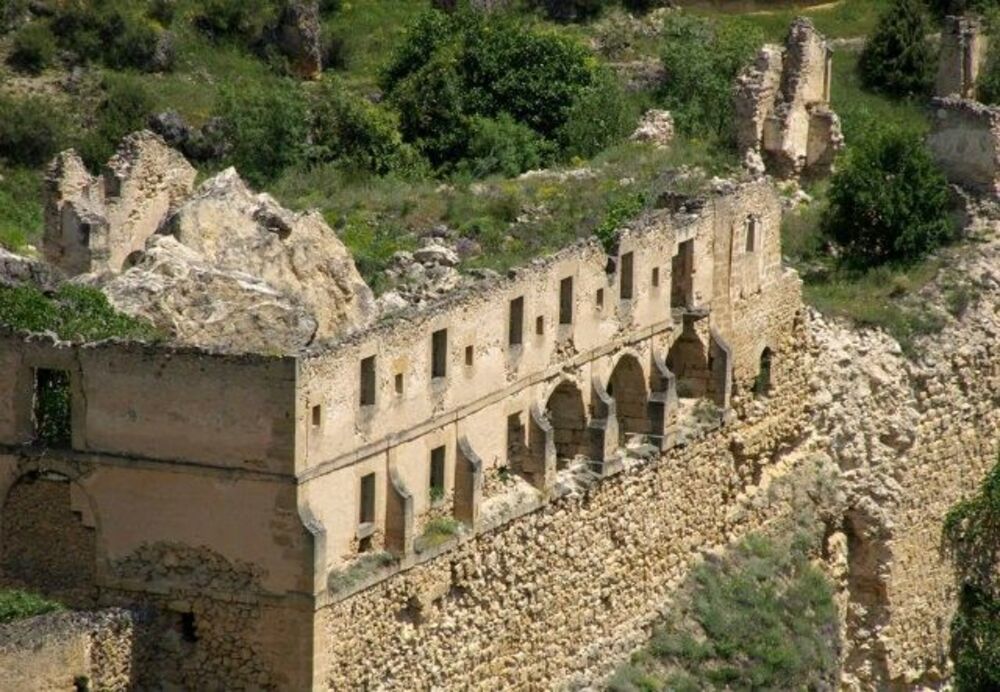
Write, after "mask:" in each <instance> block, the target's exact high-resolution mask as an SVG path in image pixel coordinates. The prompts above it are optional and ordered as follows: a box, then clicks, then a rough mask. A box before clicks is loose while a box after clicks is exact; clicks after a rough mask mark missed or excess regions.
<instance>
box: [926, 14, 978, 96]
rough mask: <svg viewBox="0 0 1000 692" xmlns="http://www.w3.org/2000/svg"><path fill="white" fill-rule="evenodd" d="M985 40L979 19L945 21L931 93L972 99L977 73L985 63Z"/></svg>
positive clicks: (951, 18)
mask: <svg viewBox="0 0 1000 692" xmlns="http://www.w3.org/2000/svg"><path fill="white" fill-rule="evenodd" d="M988 47H989V39H988V37H987V36H986V33H985V31H984V26H983V21H982V19H980V18H979V17H972V16H969V17H952V16H949V17H945V20H944V28H943V29H942V30H941V52H940V56H939V62H938V71H937V77H936V78H935V80H934V93H935V94H936V95H938V96H957V97H958V98H964V99H975V98H976V83H977V81H978V80H979V72H980V70H982V68H983V65H984V64H985V63H986V53H987V50H988Z"/></svg>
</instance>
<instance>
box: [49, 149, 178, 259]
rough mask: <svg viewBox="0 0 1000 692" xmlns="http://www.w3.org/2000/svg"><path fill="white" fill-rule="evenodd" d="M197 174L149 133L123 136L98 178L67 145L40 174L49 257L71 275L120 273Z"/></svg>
mask: <svg viewBox="0 0 1000 692" xmlns="http://www.w3.org/2000/svg"><path fill="white" fill-rule="evenodd" d="M196 175H197V171H196V170H195V169H194V167H192V166H191V165H190V164H189V163H188V162H187V161H186V160H185V159H184V157H183V156H181V155H180V154H179V153H177V152H176V151H174V150H173V149H171V148H170V147H168V146H167V145H166V143H165V142H164V141H163V140H162V139H161V138H160V137H159V136H158V135H155V134H153V133H152V132H149V131H145V130H144V131H141V132H136V133H134V134H131V135H129V136H128V137H126V138H125V139H124V140H123V141H122V143H121V145H120V147H119V149H118V151H117V153H116V154H115V155H114V156H113V157H112V158H111V160H110V161H108V163H107V165H106V167H105V169H104V172H103V173H102V174H101V175H100V176H96V177H95V176H92V175H91V174H90V173H89V172H88V171H87V168H86V166H85V165H84V164H83V161H82V160H81V159H80V157H79V156H78V155H77V154H76V152H74V151H72V150H70V151H66V152H63V153H62V154H60V155H59V156H57V157H56V159H55V160H54V161H53V163H52V164H51V165H50V166H49V170H48V173H47V175H46V179H45V187H44V192H45V232H44V235H43V237H42V247H43V250H44V252H45V256H46V258H47V259H48V261H49V262H51V263H52V264H54V265H55V266H57V267H59V268H60V269H62V270H63V271H64V272H66V273H67V274H70V275H75V274H83V273H86V272H104V271H113V272H117V271H120V270H121V269H122V268H123V267H124V266H125V263H126V259H127V258H128V257H129V255H131V254H132V253H133V252H135V251H136V250H141V249H142V248H143V246H144V245H145V242H146V239H147V238H149V236H151V235H153V234H154V233H155V232H156V230H157V229H158V228H159V226H160V224H161V223H163V221H164V220H165V219H166V217H167V215H168V214H169V212H170V211H171V210H172V209H173V208H175V207H176V206H177V205H178V204H179V203H180V201H181V200H182V199H184V198H185V197H187V196H188V195H189V194H190V192H191V190H192V189H193V187H194V179H195V176H196Z"/></svg>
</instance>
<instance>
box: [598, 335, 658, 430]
mask: <svg viewBox="0 0 1000 692" xmlns="http://www.w3.org/2000/svg"><path fill="white" fill-rule="evenodd" d="M607 392H608V394H609V395H611V397H612V398H613V399H614V400H615V410H616V414H617V418H618V431H619V434H618V436H619V442H624V441H625V437H626V435H628V434H643V435H646V434H649V433H650V432H651V425H650V412H649V387H648V386H647V384H646V373H645V371H644V370H643V369H642V365H641V364H640V362H639V358H638V357H637V356H636V355H634V354H632V353H624V354H622V356H621V357H620V358H619V359H618V362H617V363H616V364H615V367H614V370H612V371H611V375H610V376H609V377H608V386H607Z"/></svg>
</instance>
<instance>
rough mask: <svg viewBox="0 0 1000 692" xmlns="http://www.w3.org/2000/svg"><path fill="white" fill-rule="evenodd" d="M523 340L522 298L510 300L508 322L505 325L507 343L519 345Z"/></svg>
mask: <svg viewBox="0 0 1000 692" xmlns="http://www.w3.org/2000/svg"><path fill="white" fill-rule="evenodd" d="M523 341H524V298H523V297H522V298H515V299H514V300H512V301H510V323H509V324H508V325H507V343H508V344H509V345H511V346H520V345H521V343H522V342H523Z"/></svg>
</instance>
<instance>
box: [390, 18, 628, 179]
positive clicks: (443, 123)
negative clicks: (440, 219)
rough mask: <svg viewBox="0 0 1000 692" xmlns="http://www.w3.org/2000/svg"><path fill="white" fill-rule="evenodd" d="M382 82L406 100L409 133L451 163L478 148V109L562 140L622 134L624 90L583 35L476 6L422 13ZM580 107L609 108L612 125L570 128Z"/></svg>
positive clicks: (586, 144) (440, 162)
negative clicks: (473, 139) (486, 13)
mask: <svg viewBox="0 0 1000 692" xmlns="http://www.w3.org/2000/svg"><path fill="white" fill-rule="evenodd" d="M382 86H383V88H384V89H385V91H386V93H387V94H388V96H389V98H390V99H391V100H392V102H393V103H394V104H395V105H396V107H397V108H398V109H399V112H400V122H401V128H402V131H403V135H404V137H405V138H406V139H407V141H410V142H413V143H414V144H415V145H417V146H418V147H419V148H420V149H421V151H423V152H424V153H425V155H427V157H428V158H429V159H430V160H431V162H432V163H433V164H434V165H435V166H438V167H441V168H448V167H449V166H452V165H454V164H456V163H457V162H459V161H461V160H462V159H463V158H465V157H466V156H467V155H469V152H468V148H469V142H470V133H471V128H472V121H473V119H474V118H486V119H489V120H494V121H498V122H499V120H500V118H501V116H504V115H506V116H509V118H510V119H511V120H512V121H513V122H515V123H517V124H519V125H523V126H526V127H529V128H531V129H532V130H534V132H535V133H537V134H538V135H540V136H541V137H543V138H544V139H546V140H548V141H549V142H552V143H553V144H563V145H564V146H566V147H567V148H570V147H578V148H579V149H581V150H582V149H592V148H593V147H594V146H596V145H595V144H594V142H595V141H596V142H597V144H598V145H599V144H600V143H601V141H603V142H606V141H607V140H608V139H609V138H610V137H612V136H616V135H617V134H619V131H620V130H621V127H620V123H621V121H622V118H623V116H622V115H621V113H622V112H624V109H625V108H626V106H625V105H624V100H623V99H621V98H620V92H619V91H616V90H615V91H610V92H609V93H610V94H611V97H609V96H608V95H607V94H603V93H597V92H598V91H599V90H602V89H611V88H612V84H611V82H610V81H608V80H606V79H604V78H603V77H602V71H601V70H600V68H599V67H598V65H597V64H596V62H595V61H594V59H593V58H592V57H591V56H590V54H589V52H588V51H587V50H586V49H585V48H584V47H583V46H582V45H581V44H580V43H579V42H577V41H575V40H572V39H570V38H567V37H566V36H564V35H561V34H557V33H554V32H548V31H543V30H539V29H534V28H531V27H529V26H527V25H525V24H523V23H521V22H519V21H517V20H516V19H515V18H513V17H510V16H505V15H500V16H495V15H494V16H491V17H490V18H489V19H486V18H484V17H482V16H481V15H479V14H477V13H474V12H468V11H466V12H463V11H456V12H454V13H452V14H446V13H444V12H439V11H431V12H428V13H425V14H424V15H423V16H422V17H420V18H419V19H418V20H417V22H416V23H415V24H414V26H413V27H412V29H411V30H410V32H409V34H408V36H407V38H406V40H405V41H404V42H403V43H402V45H401V46H400V47H399V48H398V49H397V51H396V54H395V55H394V57H393V59H392V60H391V62H390V64H389V65H388V66H387V68H386V69H385V71H384V73H383V75H382ZM615 95H617V96H619V97H616V96H615ZM597 108H601V109H605V110H606V112H604V113H600V114H598V113H595V109H597ZM574 112H576V113H578V114H581V115H578V116H577V117H583V116H582V114H586V116H587V117H595V116H598V117H600V116H603V117H601V120H602V121H603V122H604V123H605V125H609V127H608V128H607V130H606V131H605V132H603V133H597V134H595V133H594V131H593V129H591V130H590V131H587V130H586V129H585V128H584V126H583V124H581V123H579V122H578V123H577V126H576V127H568V126H567V122H568V121H569V120H570V119H571V117H572V116H573V114H574ZM479 129H480V133H481V134H482V133H483V132H484V129H483V127H482V123H480V127H479Z"/></svg>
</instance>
